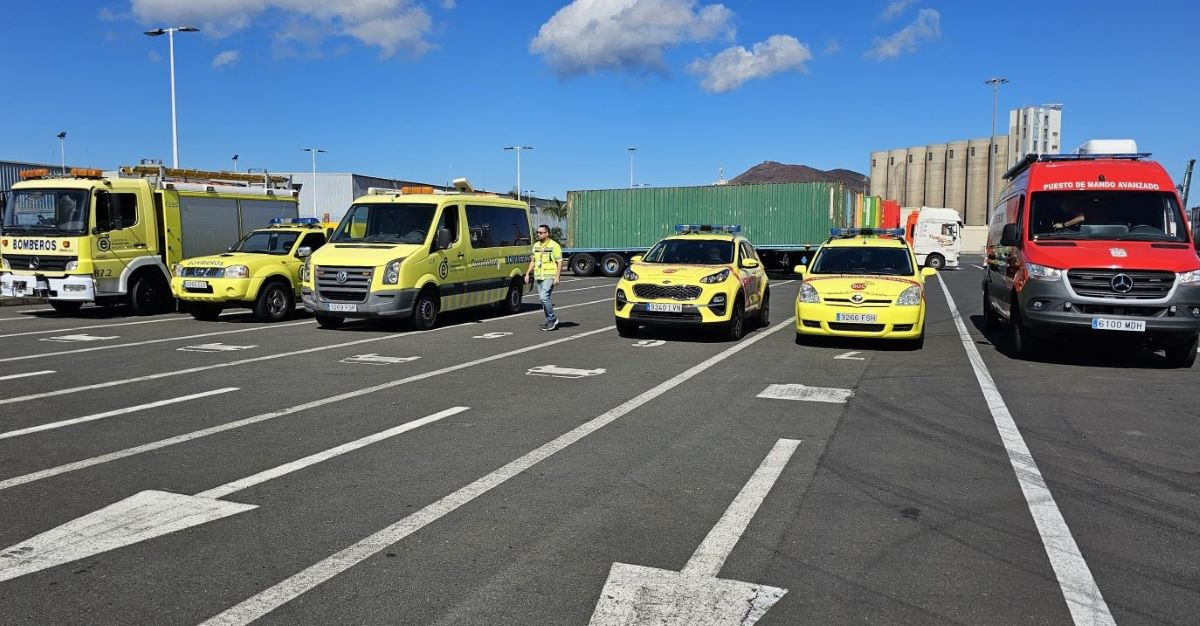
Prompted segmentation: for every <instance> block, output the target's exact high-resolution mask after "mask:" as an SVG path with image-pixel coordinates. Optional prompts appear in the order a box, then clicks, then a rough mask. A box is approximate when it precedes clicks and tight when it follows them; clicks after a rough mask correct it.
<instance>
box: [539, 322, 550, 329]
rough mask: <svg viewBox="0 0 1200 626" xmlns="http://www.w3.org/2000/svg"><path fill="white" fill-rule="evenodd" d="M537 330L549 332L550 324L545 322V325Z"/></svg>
mask: <svg viewBox="0 0 1200 626" xmlns="http://www.w3.org/2000/svg"><path fill="white" fill-rule="evenodd" d="M538 330H550V323H549V322H546V323H545V324H542V325H541V326H538Z"/></svg>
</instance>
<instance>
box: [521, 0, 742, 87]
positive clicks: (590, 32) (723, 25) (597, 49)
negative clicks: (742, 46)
mask: <svg viewBox="0 0 1200 626" xmlns="http://www.w3.org/2000/svg"><path fill="white" fill-rule="evenodd" d="M733 18H734V14H733V11H730V10H729V9H727V8H725V6H724V5H721V4H708V5H702V6H701V5H699V2H698V1H697V0H575V1H574V2H572V3H571V4H569V5H567V6H565V7H563V8H562V9H560V10H559V11H558V12H557V13H555V14H554V16H553V17H551V18H550V19H549V20H548V21H547V22H546V23H545V24H542V27H541V28H540V29H538V34H537V37H534V39H533V41H532V42H531V43H530V45H529V51H530V52H532V53H534V54H540V55H542V56H543V57H544V58H545V60H546V62H547V63H548V64H549V65H550V67H552V68H554V70H555V71H556V72H558V74H559V75H562V76H570V75H574V74H584V73H588V72H595V71H598V70H616V71H630V72H646V71H664V70H665V69H666V63H665V61H664V60H663V53H664V52H665V51H666V49H667V48H670V47H673V46H677V45H679V44H681V43H685V42H689V41H710V40H713V39H717V38H722V37H724V38H732V37H733V33H734V27H733Z"/></svg>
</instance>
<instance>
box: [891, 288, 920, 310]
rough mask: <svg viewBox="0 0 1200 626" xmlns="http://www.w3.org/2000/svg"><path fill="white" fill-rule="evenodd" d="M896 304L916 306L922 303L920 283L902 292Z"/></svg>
mask: <svg viewBox="0 0 1200 626" xmlns="http://www.w3.org/2000/svg"><path fill="white" fill-rule="evenodd" d="M896 304H898V305H900V306H916V305H918V304H921V287H920V286H919V285H913V286H912V287H909V288H908V289H905V290H904V292H903V293H901V294H900V297H899V298H898V299H897V300H896Z"/></svg>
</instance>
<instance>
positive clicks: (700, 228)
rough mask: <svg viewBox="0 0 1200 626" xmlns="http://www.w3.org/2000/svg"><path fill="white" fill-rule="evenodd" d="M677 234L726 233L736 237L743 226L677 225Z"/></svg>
mask: <svg viewBox="0 0 1200 626" xmlns="http://www.w3.org/2000/svg"><path fill="white" fill-rule="evenodd" d="M675 232H676V234H680V235H690V234H698V233H725V234H728V235H736V234H738V233H740V232H742V226H741V224H676V225H675Z"/></svg>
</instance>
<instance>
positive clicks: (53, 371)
mask: <svg viewBox="0 0 1200 626" xmlns="http://www.w3.org/2000/svg"><path fill="white" fill-rule="evenodd" d="M57 373H58V372H57V370H42V371H40V372H25V373H24V374H9V375H7V376H0V380H16V379H18V378H29V377H30V376H45V375H46V374H57Z"/></svg>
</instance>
